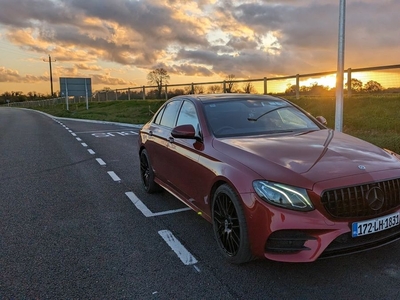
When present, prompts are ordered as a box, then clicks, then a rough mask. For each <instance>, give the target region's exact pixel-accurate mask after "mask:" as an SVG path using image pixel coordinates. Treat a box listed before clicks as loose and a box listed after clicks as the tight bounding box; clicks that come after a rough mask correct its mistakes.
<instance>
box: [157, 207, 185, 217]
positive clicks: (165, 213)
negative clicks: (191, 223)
mask: <svg viewBox="0 0 400 300" xmlns="http://www.w3.org/2000/svg"><path fill="white" fill-rule="evenodd" d="M188 210H191V208H189V207H184V208H179V209H172V210H166V211H161V212H157V213H153V215H152V217H157V216H163V215H169V214H174V213H178V212H181V211H188Z"/></svg>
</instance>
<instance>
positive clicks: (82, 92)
mask: <svg viewBox="0 0 400 300" xmlns="http://www.w3.org/2000/svg"><path fill="white" fill-rule="evenodd" d="M60 91H61V95H62V96H65V103H66V104H67V110H69V105H68V97H70V96H76V97H85V98H86V109H89V97H91V96H92V80H91V78H69V77H60Z"/></svg>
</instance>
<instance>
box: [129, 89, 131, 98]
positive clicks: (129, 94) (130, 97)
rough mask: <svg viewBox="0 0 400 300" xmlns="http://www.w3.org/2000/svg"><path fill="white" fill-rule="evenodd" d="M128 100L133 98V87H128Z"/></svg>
mask: <svg viewBox="0 0 400 300" xmlns="http://www.w3.org/2000/svg"><path fill="white" fill-rule="evenodd" d="M128 100H131V89H130V88H128Z"/></svg>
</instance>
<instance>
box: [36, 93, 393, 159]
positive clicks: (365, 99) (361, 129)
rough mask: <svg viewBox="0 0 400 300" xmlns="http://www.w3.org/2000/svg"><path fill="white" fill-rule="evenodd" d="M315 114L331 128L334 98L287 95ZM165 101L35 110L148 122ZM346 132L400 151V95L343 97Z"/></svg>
mask: <svg viewBox="0 0 400 300" xmlns="http://www.w3.org/2000/svg"><path fill="white" fill-rule="evenodd" d="M287 99H288V100H290V101H292V102H294V103H296V104H297V105H299V106H300V107H302V108H303V109H305V110H307V111H308V112H310V113H311V114H312V115H314V116H319V115H321V116H324V117H325V118H326V119H327V121H328V127H330V128H334V124H335V107H336V104H335V103H336V99H335V97H301V98H300V99H295V98H294V97H287ZM164 102H165V101H164V100H131V101H126V100H122V101H109V102H90V103H89V110H86V105H85V104H84V103H77V104H70V105H69V109H70V110H69V111H67V110H66V108H65V104H59V105H54V106H42V107H37V108H35V109H39V110H41V111H44V112H47V113H49V114H51V115H54V116H58V117H68V118H79V119H90V120H101V121H113V122H122V123H132V124H143V123H145V122H147V121H148V120H149V119H150V118H151V116H152V115H153V113H154V112H155V111H157V109H158V108H159V107H160V106H161V105H162V104H163V103H164ZM343 110H344V116H343V132H345V133H348V134H351V135H354V136H356V137H359V138H361V139H364V140H367V141H369V142H371V143H374V144H376V145H378V146H380V147H383V148H388V149H391V150H393V151H396V152H397V153H400V94H385V95H355V96H353V97H352V98H345V99H344V108H343Z"/></svg>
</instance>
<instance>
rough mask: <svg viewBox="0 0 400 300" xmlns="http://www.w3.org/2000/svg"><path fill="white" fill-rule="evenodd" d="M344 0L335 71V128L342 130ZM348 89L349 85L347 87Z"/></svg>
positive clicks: (341, 3)
mask: <svg viewBox="0 0 400 300" xmlns="http://www.w3.org/2000/svg"><path fill="white" fill-rule="evenodd" d="M345 13H346V0H340V8H339V42H338V67H337V73H336V112H335V130H337V131H340V132H341V131H342V130H343V82H344V80H343V78H344V36H345ZM347 88H348V89H350V88H351V87H350V86H349V87H347Z"/></svg>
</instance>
